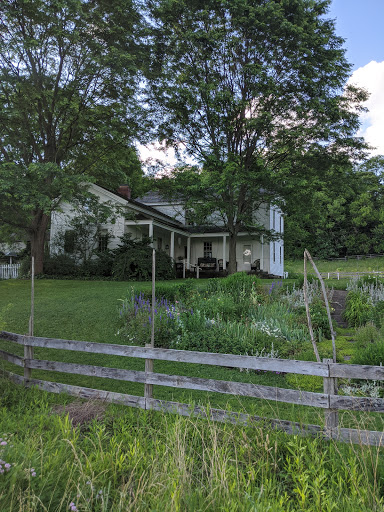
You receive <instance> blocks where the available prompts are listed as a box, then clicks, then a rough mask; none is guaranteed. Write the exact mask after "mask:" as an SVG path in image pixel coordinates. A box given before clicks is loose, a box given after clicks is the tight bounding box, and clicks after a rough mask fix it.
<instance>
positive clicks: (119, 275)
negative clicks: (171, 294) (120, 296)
mask: <svg viewBox="0 0 384 512" xmlns="http://www.w3.org/2000/svg"><path fill="white" fill-rule="evenodd" d="M149 244H150V239H146V238H143V239H142V240H135V239H132V238H131V234H130V233H128V234H126V235H124V236H123V237H122V238H121V245H119V247H118V248H117V249H116V250H115V251H114V254H115V258H114V262H113V267H112V275H113V277H114V278H115V279H118V280H120V281H121V280H124V281H129V280H137V281H148V280H150V279H151V278H152V248H151V247H150V245H149ZM174 278H175V268H174V264H173V261H172V259H171V258H170V256H169V255H168V254H166V253H165V252H164V251H156V279H174Z"/></svg>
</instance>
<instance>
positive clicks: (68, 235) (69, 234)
mask: <svg viewBox="0 0 384 512" xmlns="http://www.w3.org/2000/svg"><path fill="white" fill-rule="evenodd" d="M75 241H76V233H75V231H74V230H73V229H67V231H66V232H65V233H64V252H66V253H67V254H72V253H73V252H74V251H75Z"/></svg>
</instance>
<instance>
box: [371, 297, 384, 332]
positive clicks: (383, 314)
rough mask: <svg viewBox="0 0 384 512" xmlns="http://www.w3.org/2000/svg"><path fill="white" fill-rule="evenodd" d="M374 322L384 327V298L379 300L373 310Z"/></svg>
mask: <svg viewBox="0 0 384 512" xmlns="http://www.w3.org/2000/svg"><path fill="white" fill-rule="evenodd" d="M372 322H373V323H374V324H375V325H376V327H378V328H379V329H381V328H382V327H384V300H381V301H379V302H378V303H377V304H376V305H375V307H374V309H373V311H372Z"/></svg>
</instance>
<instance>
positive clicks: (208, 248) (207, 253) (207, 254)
mask: <svg viewBox="0 0 384 512" xmlns="http://www.w3.org/2000/svg"><path fill="white" fill-rule="evenodd" d="M204 258H212V242H204Z"/></svg>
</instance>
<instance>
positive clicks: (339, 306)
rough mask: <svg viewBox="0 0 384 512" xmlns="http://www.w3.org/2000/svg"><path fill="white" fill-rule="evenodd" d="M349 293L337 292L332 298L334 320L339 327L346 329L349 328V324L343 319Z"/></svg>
mask: <svg viewBox="0 0 384 512" xmlns="http://www.w3.org/2000/svg"><path fill="white" fill-rule="evenodd" d="M347 293H348V292H346V291H345V290H335V291H334V292H333V297H332V308H333V310H334V311H333V312H332V315H331V316H332V319H333V320H335V322H336V324H337V325H338V326H339V327H344V328H346V327H348V324H347V322H346V321H345V320H344V318H343V313H344V310H345V299H346V297H347Z"/></svg>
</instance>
